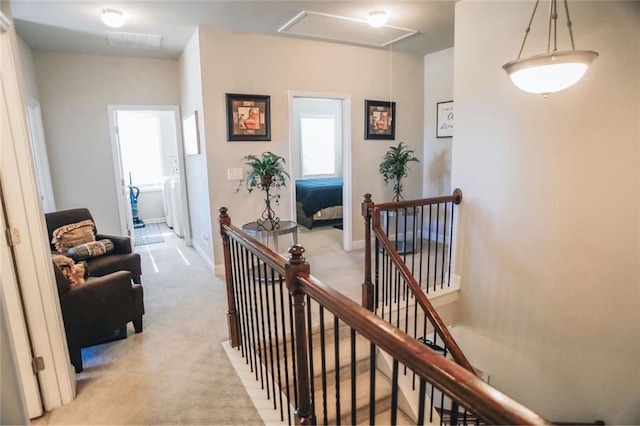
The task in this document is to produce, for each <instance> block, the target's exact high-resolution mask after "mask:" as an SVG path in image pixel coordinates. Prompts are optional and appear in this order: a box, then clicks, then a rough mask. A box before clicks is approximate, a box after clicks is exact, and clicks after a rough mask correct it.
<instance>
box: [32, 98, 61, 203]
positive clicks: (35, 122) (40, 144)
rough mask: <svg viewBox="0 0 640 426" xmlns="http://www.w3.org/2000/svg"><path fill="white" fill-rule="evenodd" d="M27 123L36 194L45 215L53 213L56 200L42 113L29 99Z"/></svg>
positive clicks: (37, 104)
mask: <svg viewBox="0 0 640 426" xmlns="http://www.w3.org/2000/svg"><path fill="white" fill-rule="evenodd" d="M27 123H28V125H29V138H30V139H31V149H32V150H33V160H34V162H35V166H36V177H37V178H38V181H37V182H38V192H39V193H40V199H41V201H42V207H43V209H44V211H45V212H46V213H48V212H53V211H55V210H56V200H55V197H54V194H53V184H52V183H51V170H50V169H49V155H48V153H47V144H46V142H45V138H44V128H43V126H42V111H41V109H40V102H39V101H38V100H37V99H34V98H31V97H29V99H27Z"/></svg>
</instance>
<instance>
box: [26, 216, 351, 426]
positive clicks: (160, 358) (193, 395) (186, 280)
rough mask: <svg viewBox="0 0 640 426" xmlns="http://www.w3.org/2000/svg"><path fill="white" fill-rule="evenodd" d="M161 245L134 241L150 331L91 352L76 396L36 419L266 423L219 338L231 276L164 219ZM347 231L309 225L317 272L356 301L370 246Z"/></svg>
mask: <svg viewBox="0 0 640 426" xmlns="http://www.w3.org/2000/svg"><path fill="white" fill-rule="evenodd" d="M162 228H163V230H164V233H163V236H164V237H165V242H164V243H161V244H153V245H146V246H141V247H136V251H137V252H139V253H140V254H141V257H142V267H143V276H142V282H143V285H144V292H145V309H146V315H145V316H144V331H143V332H142V333H141V334H134V332H133V327H132V325H129V328H128V335H129V336H128V338H127V339H124V340H120V341H116V342H111V343H106V344H103V345H99V346H94V347H92V348H87V349H84V350H83V358H84V365H85V368H84V371H83V372H82V373H80V374H79V375H78V387H77V391H78V395H77V398H76V399H75V400H74V401H73V402H72V403H71V404H68V405H65V406H63V407H60V408H57V409H55V410H53V411H51V412H49V413H47V414H45V415H44V416H43V417H40V418H39V419H35V420H34V421H33V424H36V425H45V424H51V425H96V424H100V425H110V424H127V425H133V424H135V425H159V424H180V425H194V424H209V425H217V424H220V425H222V424H224V425H253V424H262V419H261V418H260V416H259V415H258V413H257V412H256V410H255V408H254V406H253V404H252V402H251V400H250V399H249V397H248V396H247V393H246V391H245V389H244V388H243V386H242V384H241V382H240V379H239V378H238V376H237V374H236V372H235V370H234V369H233V367H232V365H231V363H230V361H229V360H228V358H227V356H226V354H225V351H224V349H223V347H222V345H221V342H223V341H225V340H228V336H227V323H226V316H225V315H226V303H227V302H226V293H225V288H224V281H223V279H221V278H220V277H216V276H214V275H213V273H212V272H211V271H210V270H209V269H208V268H207V266H206V265H205V264H204V263H203V262H202V260H201V259H200V257H199V256H198V255H197V254H196V253H195V251H194V250H193V249H190V248H186V247H184V244H183V242H182V240H180V239H178V238H177V237H176V236H175V234H173V233H172V231H170V230H169V229H168V228H166V226H163V227H162ZM341 238H342V231H340V230H337V229H334V228H324V229H323V228H318V229H314V230H313V231H308V230H305V229H301V230H300V233H299V242H300V244H302V245H304V246H305V248H306V249H307V252H306V253H305V254H306V255H307V256H308V260H309V262H310V263H311V273H312V274H314V275H316V276H317V277H318V278H320V279H322V280H323V281H324V282H326V283H329V284H331V285H332V286H334V287H336V288H340V289H341V290H342V291H344V292H345V293H346V294H348V295H349V296H351V297H352V298H354V299H356V300H357V298H359V297H360V284H359V283H361V282H362V276H361V275H362V272H361V270H362V257H363V255H362V251H360V252H355V253H350V255H345V253H344V252H342V250H341Z"/></svg>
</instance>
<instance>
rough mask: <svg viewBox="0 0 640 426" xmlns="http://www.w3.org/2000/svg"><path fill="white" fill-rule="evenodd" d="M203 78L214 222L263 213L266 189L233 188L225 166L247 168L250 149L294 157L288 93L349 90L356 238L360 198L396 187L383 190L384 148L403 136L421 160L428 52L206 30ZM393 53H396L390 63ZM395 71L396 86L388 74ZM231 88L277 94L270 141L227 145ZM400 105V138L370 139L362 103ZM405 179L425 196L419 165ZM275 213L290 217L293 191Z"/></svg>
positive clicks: (414, 193)
mask: <svg viewBox="0 0 640 426" xmlns="http://www.w3.org/2000/svg"><path fill="white" fill-rule="evenodd" d="M200 33H201V38H200V46H201V61H202V76H203V96H204V108H205V111H206V114H205V120H204V125H205V128H206V131H207V151H208V155H207V168H208V172H209V195H210V199H211V212H212V218H211V219H212V221H213V222H215V221H216V216H217V210H218V208H219V207H221V206H227V207H229V214H230V215H231V218H232V220H233V222H234V223H236V224H239V225H241V224H243V223H246V222H250V221H253V220H255V219H256V218H257V217H259V214H260V213H261V211H262V209H263V207H264V206H263V203H262V199H261V197H260V194H257V193H252V194H247V193H246V192H245V191H242V192H235V190H236V187H237V181H227V168H235V167H242V166H243V164H242V157H243V156H244V155H246V154H249V153H253V154H260V153H261V152H263V151H267V150H270V151H273V152H275V153H276V154H279V155H282V156H283V157H285V158H286V160H287V163H289V162H290V161H291V158H289V152H290V148H289V110H288V91H305V92H315V93H330V94H346V95H349V96H350V97H351V111H350V115H351V146H352V158H353V160H354V161H353V166H352V167H353V170H352V177H353V188H352V189H353V190H352V197H351V200H350V201H351V203H352V205H353V206H354V214H353V217H352V218H351V223H352V226H353V232H354V236H353V239H354V240H359V239H360V240H361V239H362V238H363V225H362V223H363V221H362V218H361V217H360V215H359V213H358V212H359V207H358V206H359V205H360V202H361V201H362V196H363V194H365V193H366V192H370V193H372V194H373V196H374V200H376V201H382V200H390V199H391V188H390V187H387V188H385V187H384V183H383V181H382V178H381V177H380V175H379V172H378V165H379V163H380V160H381V157H382V155H383V153H384V152H385V151H386V150H387V149H388V147H389V146H390V145H391V144H397V143H398V142H399V141H401V140H403V141H405V142H407V143H408V144H410V145H411V146H412V147H413V148H414V149H415V153H416V156H417V157H418V158H422V154H423V152H422V140H423V124H422V119H423V114H424V113H423V57H421V56H410V55H406V54H401V53H396V52H393V54H392V55H390V53H389V52H388V51H381V50H374V49H367V48H360V47H354V46H346V45H338V44H334V43H324V42H317V41H309V40H302V39H294V38H282V37H271V36H264V35H256V34H238V33H228V32H222V31H216V30H211V29H203V28H201V29H200ZM390 56H391V57H392V58H393V59H392V60H393V62H392V64H390V63H389V61H390V60H389V58H390ZM390 70H392V71H391V72H392V81H393V85H392V87H391V93H390V84H389V80H390V78H389V73H390ZM225 93H246V94H260V95H270V96H271V135H272V140H271V142H227V140H226V112H225ZM390 97H391V98H392V100H393V101H395V102H396V103H397V105H396V108H397V111H396V113H397V120H396V141H376V140H365V139H364V101H365V99H372V100H388V99H389V98H390ZM412 171H413V172H412V174H411V175H410V177H409V178H408V179H407V181H406V184H405V186H406V193H405V194H404V195H405V198H407V199H409V198H417V197H420V196H421V194H422V171H421V168H419V167H417V168H412ZM277 213H278V214H279V215H280V217H281V218H282V219H291V196H290V194H289V193H286V194H283V196H282V199H281V201H280V206H279V207H278V208H277ZM214 226H217V225H214ZM214 249H215V252H216V255H215V258H216V263H220V262H221V260H222V256H221V244H220V238H219V233H218V232H217V231H216V232H214Z"/></svg>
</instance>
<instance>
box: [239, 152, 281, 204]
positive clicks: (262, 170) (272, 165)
mask: <svg viewBox="0 0 640 426" xmlns="http://www.w3.org/2000/svg"><path fill="white" fill-rule="evenodd" d="M242 159H243V160H244V161H245V164H246V165H247V166H249V169H248V170H247V175H246V177H245V178H244V179H243V180H241V181H240V184H239V185H238V189H237V191H239V190H240V188H242V187H243V186H244V187H245V188H246V189H247V191H249V192H252V191H253V190H254V189H256V188H258V189H260V190H262V191H265V192H267V194H268V200H265V201H266V202H267V205H268V204H269V203H270V202H271V201H275V202H276V204H277V203H278V202H279V200H280V192H279V190H280V189H281V188H284V187H286V186H287V181H288V180H290V179H291V177H290V176H289V173H287V171H286V170H285V164H286V162H285V160H284V158H282V157H280V156H279V155H276V154H274V153H273V152H270V151H267V152H263V153H262V154H260V156H257V155H254V154H248V155H245V156H244V157H242ZM270 188H273V189H275V191H274V193H272V194H270V193H269V189H270Z"/></svg>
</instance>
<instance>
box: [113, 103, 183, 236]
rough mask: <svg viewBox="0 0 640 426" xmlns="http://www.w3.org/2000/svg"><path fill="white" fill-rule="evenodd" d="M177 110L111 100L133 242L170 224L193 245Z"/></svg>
mask: <svg viewBox="0 0 640 426" xmlns="http://www.w3.org/2000/svg"><path fill="white" fill-rule="evenodd" d="M178 116H179V115H178V107H156V106H153V107H152V106H109V119H110V122H111V133H112V143H113V153H114V170H115V176H116V181H117V188H118V207H119V210H120V223H121V224H122V228H123V233H125V235H129V236H131V238H132V240H133V243H134V245H136V244H142V243H143V242H144V240H148V239H149V238H151V239H153V238H158V235H159V234H161V233H162V232H163V230H165V229H167V227H168V229H170V230H171V232H173V233H175V234H176V235H177V236H178V237H179V238H181V239H184V243H185V244H186V245H190V235H189V223H188V215H187V206H186V195H185V194H186V191H185V185H184V172H183V170H184V162H183V161H182V144H181V143H180V141H181V138H180V134H181V132H180V122H179V120H178ZM160 238H161V237H160Z"/></svg>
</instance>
